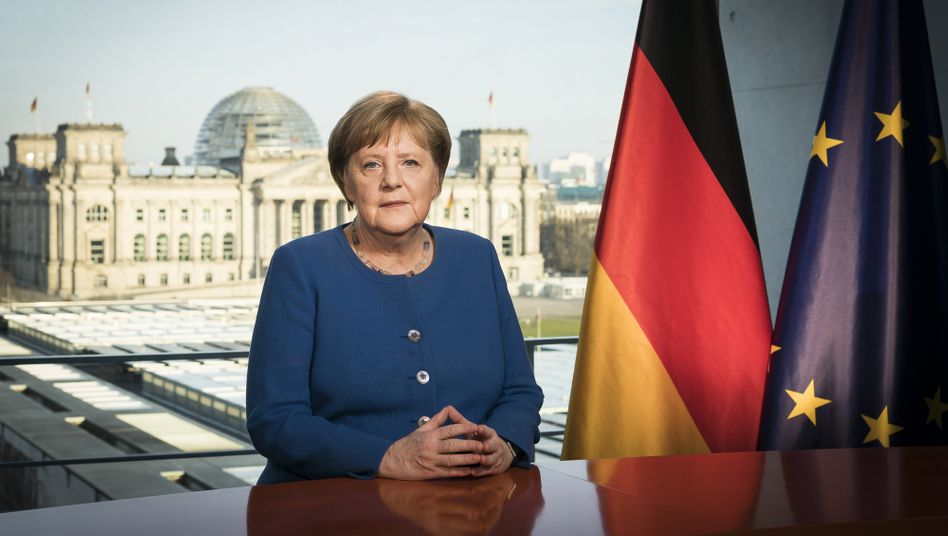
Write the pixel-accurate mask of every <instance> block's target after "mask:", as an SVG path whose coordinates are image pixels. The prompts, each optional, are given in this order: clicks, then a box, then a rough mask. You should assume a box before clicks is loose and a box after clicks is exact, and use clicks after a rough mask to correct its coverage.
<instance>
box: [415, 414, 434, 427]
mask: <svg viewBox="0 0 948 536" xmlns="http://www.w3.org/2000/svg"><path fill="white" fill-rule="evenodd" d="M430 420H431V417H429V416H427V415H422V416H421V417H418V426H424V425H426V424H428V421H430Z"/></svg>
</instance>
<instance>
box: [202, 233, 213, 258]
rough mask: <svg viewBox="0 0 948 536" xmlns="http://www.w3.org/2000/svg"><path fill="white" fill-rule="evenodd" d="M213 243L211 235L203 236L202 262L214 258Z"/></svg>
mask: <svg viewBox="0 0 948 536" xmlns="http://www.w3.org/2000/svg"><path fill="white" fill-rule="evenodd" d="M213 243H214V242H213V240H212V239H211V235H209V234H207V233H205V234H203V235H201V260H202V261H209V260H211V259H213V258H214V257H213V255H212V254H211V253H212V249H211V248H212V245H213Z"/></svg>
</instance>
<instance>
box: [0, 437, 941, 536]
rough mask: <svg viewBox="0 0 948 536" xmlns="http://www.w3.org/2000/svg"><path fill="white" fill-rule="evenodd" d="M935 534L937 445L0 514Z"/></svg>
mask: <svg viewBox="0 0 948 536" xmlns="http://www.w3.org/2000/svg"><path fill="white" fill-rule="evenodd" d="M742 532H749V533H755V534H759V533H774V534H777V533H781V534H784V533H785V534H796V533H805V534H905V533H923V534H948V447H913V448H892V449H880V448H871V449H869V448H867V449H838V450H811V451H794V452H746V453H732V454H707V455H697V456H667V457H649V458H623V459H615V460H594V461H569V462H544V463H543V464H542V465H541V466H536V467H533V468H531V469H511V470H510V471H508V472H507V473H505V474H502V475H498V476H494V477H489V478H483V479H459V480H444V481H434V482H399V481H392V480H385V479H376V480H354V479H329V480H319V481H311V482H297V483H291V484H278V485H271V486H254V487H252V488H230V489H220V490H213V491H202V492H192V493H182V494H176V495H163V496H158V497H148V498H142V499H128V500H121V501H111V502H100V503H92V504H83V505H74V506H63V507H57V508H44V509H38V510H30V511H24V512H12V513H7V514H0V534H2V535H6V534H11V535H13V534H16V535H19V534H90V535H91V534H95V535H107V534H132V535H135V536H145V535H149V534H163V535H169V534H170V535H174V536H185V535H190V534H195V535H197V534H200V535H210V534H252V535H256V534H281V535H282V534H452V535H453V534H462V535H463V534H491V533H493V534H530V533H533V534H570V535H579V534H708V533H742Z"/></svg>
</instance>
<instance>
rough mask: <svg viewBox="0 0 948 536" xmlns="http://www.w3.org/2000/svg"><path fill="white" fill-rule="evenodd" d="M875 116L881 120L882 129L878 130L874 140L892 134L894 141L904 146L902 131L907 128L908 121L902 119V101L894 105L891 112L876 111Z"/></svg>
mask: <svg viewBox="0 0 948 536" xmlns="http://www.w3.org/2000/svg"><path fill="white" fill-rule="evenodd" d="M876 117H878V118H879V121H882V130H881V131H879V136H877V137H876V141H880V140H882V139H885V138H888V137H889V136H892V137H893V138H895V141H897V142H899V145H901V146H902V147H905V144H904V143H903V142H902V131H903V130H905V129H906V128H908V126H909V122H908V121H906V120H905V119H902V101H899V103H898V104H896V105H895V109H894V110H892V113H890V114H883V113H879V112H876Z"/></svg>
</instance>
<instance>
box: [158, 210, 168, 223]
mask: <svg viewBox="0 0 948 536" xmlns="http://www.w3.org/2000/svg"><path fill="white" fill-rule="evenodd" d="M167 220H168V211H167V210H165V209H163V208H159V209H158V221H167Z"/></svg>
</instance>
